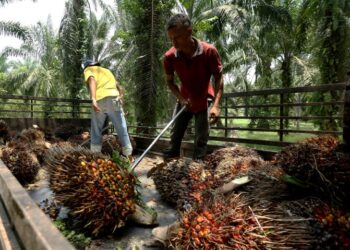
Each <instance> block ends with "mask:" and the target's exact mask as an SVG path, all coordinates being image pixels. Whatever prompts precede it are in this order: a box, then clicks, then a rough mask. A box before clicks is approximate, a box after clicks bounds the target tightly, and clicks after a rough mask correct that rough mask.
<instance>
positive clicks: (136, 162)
mask: <svg viewBox="0 0 350 250" xmlns="http://www.w3.org/2000/svg"><path fill="white" fill-rule="evenodd" d="M185 108H186V106H183V107H182V108H181V109H180V111H179V112H177V114H176V115H175V116H174V117H173V118H172V119H171V121H170V122H169V123H168V124H167V125H166V126H165V128H163V130H162V132H160V133H159V135H158V136H157V137H156V138H155V139H154V140H153V142H152V143H151V144H150V145H149V146H148V148H147V149H146V150H145V151H143V153H142V155H141V156H140V157H139V158H137V159H136V160H135V161H134V162H133V164H132V165H131V171H134V169H135V168H136V166H137V165H138V164H139V163H140V162H141V160H142V159H143V157H145V155H146V154H147V153H148V151H149V150H150V149H151V148H152V147H153V145H154V144H155V143H156V142H157V141H158V140H159V138H160V137H161V136H162V135H163V134H164V132H165V131H166V130H167V129H168V128H169V127H170V126H171V124H173V122H174V121H175V120H176V118H177V117H178V116H179V115H180V114H181V113H182V112H183V111H184V110H185Z"/></svg>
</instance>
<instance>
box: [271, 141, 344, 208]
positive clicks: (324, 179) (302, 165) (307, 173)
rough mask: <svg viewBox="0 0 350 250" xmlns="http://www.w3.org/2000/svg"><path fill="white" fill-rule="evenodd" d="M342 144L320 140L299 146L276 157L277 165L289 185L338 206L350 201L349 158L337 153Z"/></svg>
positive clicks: (291, 147)
mask: <svg viewBox="0 0 350 250" xmlns="http://www.w3.org/2000/svg"><path fill="white" fill-rule="evenodd" d="M338 148H339V140H338V139H336V138H335V137H333V136H321V137H315V138H311V139H307V140H305V141H302V142H299V143H296V144H294V145H291V146H288V147H286V148H285V149H283V150H282V151H281V152H280V153H278V154H276V156H275V159H274V164H275V165H276V166H280V167H281V168H282V169H283V170H284V171H285V173H286V174H287V175H288V176H287V177H288V179H287V181H289V182H290V183H294V184H296V185H298V186H300V187H301V188H304V189H306V190H308V191H311V192H316V193H317V194H319V195H322V196H325V197H327V198H330V199H332V200H333V201H337V202H339V203H344V202H345V203H346V202H347V204H349V203H348V200H349V198H350V164H349V162H350V155H349V154H348V153H345V152H342V151H339V150H338Z"/></svg>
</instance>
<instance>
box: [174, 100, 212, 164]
mask: <svg viewBox="0 0 350 250" xmlns="http://www.w3.org/2000/svg"><path fill="white" fill-rule="evenodd" d="M180 109H181V105H179V104H178V105H177V109H176V113H177V112H179V110H180ZM193 116H194V119H195V120H194V122H195V125H194V126H195V137H194V152H193V159H200V158H203V157H204V156H205V154H206V151H207V142H208V137H209V123H208V110H204V111H202V112H198V113H192V112H189V111H186V110H185V111H184V112H182V113H181V114H180V115H179V117H178V118H177V119H176V121H175V125H174V127H173V129H172V131H171V132H172V133H171V141H170V144H171V151H173V152H180V147H181V141H182V138H183V137H184V135H185V131H186V129H187V126H188V123H189V122H190V120H191V119H192V117H193Z"/></svg>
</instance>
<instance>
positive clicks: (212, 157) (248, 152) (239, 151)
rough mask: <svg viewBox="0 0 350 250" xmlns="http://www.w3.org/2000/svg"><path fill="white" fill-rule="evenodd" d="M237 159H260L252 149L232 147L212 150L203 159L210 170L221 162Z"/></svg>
mask: <svg viewBox="0 0 350 250" xmlns="http://www.w3.org/2000/svg"><path fill="white" fill-rule="evenodd" d="M237 157H251V158H254V159H261V157H260V156H259V154H258V153H257V152H256V151H255V150H253V149H249V148H244V147H241V146H234V147H227V148H221V149H217V150H214V152H212V153H211V154H208V155H207V156H206V157H205V161H206V162H207V163H208V165H209V166H210V167H211V168H213V169H215V168H216V167H217V166H218V165H219V163H220V162H221V161H222V160H226V159H235V158H237Z"/></svg>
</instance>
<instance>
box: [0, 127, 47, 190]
mask: <svg viewBox="0 0 350 250" xmlns="http://www.w3.org/2000/svg"><path fill="white" fill-rule="evenodd" d="M47 147H48V146H47V145H46V144H45V140H44V134H43V132H42V131H40V130H37V129H32V128H31V129H24V130H22V132H21V133H20V134H19V135H18V136H17V137H15V138H13V139H12V140H11V141H10V142H8V144H7V147H6V148H4V149H3V150H2V156H1V159H2V160H3V162H4V163H5V165H6V166H7V167H8V168H9V170H10V171H11V172H12V173H13V175H14V176H15V177H16V178H17V180H18V181H19V182H20V183H21V184H22V185H25V184H29V183H32V182H33V181H34V180H35V177H36V175H37V173H38V171H39V169H40V163H41V160H42V159H43V155H44V153H45V150H47Z"/></svg>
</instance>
